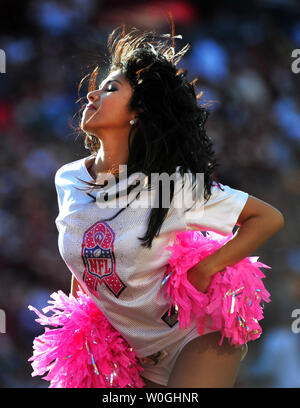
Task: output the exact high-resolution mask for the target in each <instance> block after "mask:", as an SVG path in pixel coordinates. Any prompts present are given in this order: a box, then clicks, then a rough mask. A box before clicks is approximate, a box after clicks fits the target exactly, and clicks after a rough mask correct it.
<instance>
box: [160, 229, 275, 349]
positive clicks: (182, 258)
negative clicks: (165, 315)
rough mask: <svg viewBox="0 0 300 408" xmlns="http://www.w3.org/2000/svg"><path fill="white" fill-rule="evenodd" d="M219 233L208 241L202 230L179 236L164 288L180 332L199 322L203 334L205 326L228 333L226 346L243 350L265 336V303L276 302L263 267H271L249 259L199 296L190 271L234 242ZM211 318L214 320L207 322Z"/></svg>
mask: <svg viewBox="0 0 300 408" xmlns="http://www.w3.org/2000/svg"><path fill="white" fill-rule="evenodd" d="M232 236H233V235H232V234H230V235H228V236H226V237H223V236H221V235H219V234H216V233H214V232H209V233H206V236H204V235H203V234H202V233H201V232H200V231H185V232H179V233H177V235H176V239H175V242H174V244H173V245H171V246H168V247H167V249H169V250H170V251H171V253H172V255H171V256H170V258H169V264H168V266H167V271H166V273H165V276H164V279H163V282H162V287H163V290H164V291H165V295H166V296H167V297H168V298H170V310H171V307H172V306H175V308H176V309H177V311H178V321H179V325H180V328H186V327H187V326H190V320H191V318H192V317H193V318H196V321H197V327H198V331H199V334H200V335H202V333H203V330H204V327H205V325H206V326H207V327H208V328H210V329H213V330H218V331H220V332H221V334H222V338H221V341H220V345H221V344H222V342H223V338H224V337H226V338H227V339H228V340H229V341H230V343H231V344H236V345H242V344H244V343H247V342H248V341H249V340H255V339H257V338H258V337H260V335H261V332H262V330H261V327H260V325H259V323H258V321H259V320H261V319H262V318H263V311H262V304H263V302H270V294H269V292H268V291H267V290H266V288H265V287H264V284H263V282H262V278H264V277H265V275H264V274H263V273H262V272H261V270H260V269H259V267H264V268H270V267H269V266H268V265H265V264H263V263H261V262H257V259H258V257H247V258H244V259H242V260H241V261H240V262H238V263H236V264H235V265H233V266H230V267H227V268H225V269H224V270H222V271H220V272H218V273H216V274H215V275H214V276H213V278H212V280H211V283H210V285H209V287H208V289H207V291H206V292H205V293H203V292H201V291H198V290H197V289H196V288H195V287H194V286H193V285H192V284H191V283H190V282H189V281H188V280H187V271H188V270H189V269H190V268H192V267H193V266H194V265H196V264H197V263H199V262H200V261H201V260H202V259H204V258H206V257H207V256H209V255H210V254H212V253H213V252H215V251H216V250H217V249H219V248H220V247H221V246H223V245H224V244H225V243H226V242H228V241H229V240H230V239H231V238H232ZM207 317H209V319H207Z"/></svg>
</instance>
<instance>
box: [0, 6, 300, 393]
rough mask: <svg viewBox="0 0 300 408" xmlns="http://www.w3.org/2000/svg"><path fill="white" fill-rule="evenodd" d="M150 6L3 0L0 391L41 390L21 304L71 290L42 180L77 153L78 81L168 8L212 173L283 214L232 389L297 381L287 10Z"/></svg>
mask: <svg viewBox="0 0 300 408" xmlns="http://www.w3.org/2000/svg"><path fill="white" fill-rule="evenodd" d="M10 3H11V4H10ZM142 3H143V2H142ZM162 3H164V7H162V4H160V3H158V2H153V3H150V2H145V3H144V8H143V6H142V4H141V3H134V2H130V1H128V2H126V1H125V2H121V1H110V2H107V1H98V0H68V1H59V2H58V1H55V0H41V1H27V2H26V1H24V2H22V3H21V4H20V5H18V7H15V6H14V3H13V2H9V1H6V0H5V1H2V4H1V20H3V21H1V28H0V30H1V31H0V48H1V49H3V50H4V51H5V53H6V73H5V74H0V129H1V149H0V163H1V167H0V200H1V201H0V202H1V205H0V240H1V241H0V242H1V245H0V265H1V284H0V309H2V310H4V311H5V314H6V333H5V334H0V387H46V386H47V383H46V382H45V381H43V380H41V379H40V378H32V377H31V366H30V364H29V363H28V362H27V359H28V358H29V357H30V356H31V353H32V340H33V338H34V337H35V336H37V335H38V334H40V333H41V332H42V329H41V327H40V326H39V324H37V323H36V322H35V321H34V319H35V317H36V316H35V314H34V313H33V312H30V311H29V310H28V309H27V306H28V305H29V304H31V305H33V306H35V307H37V308H39V309H41V308H42V307H44V306H46V303H47V300H48V298H49V295H50V294H51V293H52V292H53V291H56V290H59V289H61V290H63V291H65V292H67V293H68V292H69V290H70V281H71V274H70V272H69V270H68V269H67V267H66V265H65V264H64V263H63V261H62V259H61V257H60V255H59V252H58V247H57V231H56V227H55V224H54V220H55V217H56V216H57V211H58V210H57V198H56V191H55V186H54V175H55V172H56V170H57V169H58V168H59V167H60V166H61V165H63V164H65V163H68V162H71V161H73V160H77V159H79V158H81V157H84V156H88V155H89V152H88V151H87V150H85V149H84V146H83V138H82V136H78V133H77V132H76V130H74V127H76V125H77V123H76V120H77V111H78V110H79V109H80V103H79V102H78V99H79V96H78V93H77V88H78V84H79V82H80V80H81V78H82V77H84V75H86V74H87V73H88V72H90V71H91V69H93V68H94V67H95V65H96V64H98V63H100V64H101V62H102V60H104V59H105V46H106V41H107V36H108V34H109V33H110V32H111V30H112V29H113V28H114V27H116V26H118V25H120V24H121V23H128V24H129V25H137V26H139V27H141V28H143V27H144V28H146V29H147V28H153V27H154V28H156V29H157V30H158V31H163V32H169V26H168V24H167V22H166V14H167V11H168V10H169V9H171V10H172V12H173V17H174V19H175V24H176V32H177V34H182V35H183V40H177V41H178V42H177V47H180V48H181V47H182V46H183V45H184V44H185V43H186V42H189V43H190V44H191V46H192V47H191V50H190V51H189V53H188V54H187V55H186V56H185V57H184V59H183V60H182V61H181V62H180V65H181V66H184V67H185V68H187V69H188V75H189V77H190V79H191V80H192V79H193V78H194V77H197V78H198V79H199V80H198V82H197V87H198V90H199V92H200V91H203V96H202V98H201V99H200V100H199V103H210V107H209V109H210V111H211V114H210V116H209V119H208V121H207V126H206V129H207V132H208V134H209V135H210V137H211V138H212V139H213V141H214V143H215V152H216V155H217V158H218V160H219V163H220V165H219V168H218V170H217V172H216V176H217V178H218V179H219V181H221V182H222V183H223V184H228V185H230V186H231V187H233V188H237V189H240V190H243V191H247V192H248V193H249V194H251V195H253V196H255V197H257V198H260V199H261V200H263V201H266V202H267V203H269V204H271V205H273V206H274V207H276V208H278V209H279V210H280V211H281V212H282V213H283V215H284V216H285V228H284V229H283V230H281V232H280V233H279V234H278V235H276V236H275V237H273V238H272V239H271V240H270V241H268V242H267V243H266V244H265V245H264V246H263V247H261V248H260V249H259V251H257V253H256V254H255V255H257V256H259V257H260V260H261V261H262V262H264V263H266V264H268V265H270V266H271V267H272V269H271V270H264V272H265V274H266V276H267V277H266V279H265V285H266V288H267V289H268V290H269V292H270V293H271V298H272V301H271V303H268V304H266V305H265V309H264V315H265V318H264V320H263V321H262V323H261V324H262V327H263V331H264V334H263V335H262V337H261V338H260V339H259V340H257V341H256V342H253V343H251V344H249V352H248V356H247V357H246V358H245V360H244V361H243V362H242V365H241V369H240V374H239V378H238V381H237V384H236V386H237V387H300V333H299V334H297V333H294V332H293V331H292V330H291V324H292V321H293V318H292V311H293V310H295V309H300V235H299V228H298V226H299V225H300V206H299V198H300V97H299V95H300V92H299V91H300V73H298V74H296V73H294V72H293V71H292V69H291V65H292V62H293V58H292V57H291V54H292V51H293V50H294V49H297V48H300V8H299V6H297V5H296V2H293V1H285V2H283V1H275V0H274V1H271V0H268V1H257V2H253V3H252V5H251V2H247V8H246V10H244V9H242V8H241V7H240V6H236V7H235V6H234V5H235V3H237V4H240V3H242V2H238V1H237V2H234V1H230V2H228V3H227V2H226V3H227V6H226V7H225V6H224V4H223V6H222V5H220V6H218V7H213V6H209V5H206V6H201V5H200V4H201V2H192V1H189V2H188V1H184V0H182V1H177V2H169V1H166V2H162ZM198 3H199V4H198ZM217 3H218V2H217ZM223 3H224V2H223ZM299 67H300V63H299ZM80 97H85V94H84V87H83V91H82V93H81V95H80ZM211 101H212V102H211Z"/></svg>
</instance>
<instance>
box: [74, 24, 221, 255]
mask: <svg viewBox="0 0 300 408" xmlns="http://www.w3.org/2000/svg"><path fill="white" fill-rule="evenodd" d="M178 37H179V36H175V33H174V26H172V34H158V33H156V32H154V31H147V32H145V31H142V30H140V29H137V28H135V27H133V28H131V29H130V31H129V32H128V33H126V31H125V26H124V25H123V26H120V27H118V28H116V29H115V30H113V32H112V33H111V34H110V35H109V37H108V50H109V55H110V61H109V72H111V71H114V70H121V72H122V74H123V75H124V76H125V78H126V79H127V81H128V82H129V84H130V85H131V87H132V90H133V93H132V98H131V101H130V106H129V108H130V109H131V110H132V111H138V121H137V124H136V125H135V126H132V128H131V130H130V133H129V137H128V149H129V156H128V162H127V174H128V177H129V176H130V175H131V174H132V173H135V172H139V173H140V172H141V173H143V174H144V175H145V176H147V177H148V180H150V182H149V186H148V188H149V189H150V188H151V173H156V174H161V173H167V174H169V175H171V174H173V173H175V172H176V168H177V166H180V173H181V175H183V174H184V173H192V174H193V176H196V173H202V174H204V198H205V200H208V199H209V197H210V195H211V187H212V183H213V181H214V178H213V173H214V171H215V169H216V167H217V166H218V163H217V160H216V159H215V157H214V151H213V144H212V141H211V139H210V138H209V137H208V136H207V134H206V131H205V128H204V126H205V122H206V120H207V118H208V115H209V111H208V109H207V108H206V106H207V104H202V105H200V104H199V103H198V99H199V98H200V96H201V95H202V93H200V94H199V95H196V92H195V82H196V81H197V79H195V80H193V81H191V82H189V81H188V80H187V71H186V70H183V69H177V67H176V65H177V63H178V62H179V61H180V59H181V58H182V57H183V55H184V54H185V53H186V51H187V50H188V49H189V48H190V45H189V44H187V45H185V46H184V47H183V48H182V49H181V50H180V51H179V52H177V53H176V52H175V38H178ZM99 69H100V67H99V66H96V68H95V69H94V70H93V72H92V73H91V74H89V86H88V91H92V90H94V89H95V88H96V83H97V76H98V74H99ZM85 78H86V77H85ZM85 78H83V79H85ZM82 82H83V80H82V81H81V83H80V86H79V90H80V87H81V85H82ZM84 135H85V139H84V142H85V147H86V148H87V149H89V150H90V152H91V153H96V152H97V151H98V149H99V148H100V142H99V140H98V139H97V138H96V137H94V136H90V135H88V134H87V133H85V134H84ZM110 172H111V173H114V172H115V170H114V169H111V171H110ZM86 183H87V184H89V185H90V186H91V187H92V188H93V189H94V188H99V187H103V185H97V184H95V183H90V182H86ZM130 187H133V186H129V188H128V192H127V193H129V192H130V191H131V189H130ZM159 193H160V192H159ZM173 195H174V186H173V185H172V183H171V186H170V202H172V199H173ZM124 210H126V207H124V208H122V209H121V210H120V211H118V212H117V213H116V214H115V215H114V216H113V217H111V218H108V219H106V220H105V221H110V220H112V219H114V218H115V217H116V216H117V215H118V214H120V212H122V211H124ZM168 210H169V208H160V207H159V208H152V209H151V212H150V215H149V219H148V229H147V231H146V234H145V236H144V237H139V239H140V240H141V241H142V244H141V245H143V246H144V247H146V248H151V246H152V241H153V239H154V238H155V237H156V236H158V235H159V232H160V229H161V226H162V223H163V221H164V220H165V218H166V216H167V213H168Z"/></svg>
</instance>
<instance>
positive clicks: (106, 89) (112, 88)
mask: <svg viewBox="0 0 300 408" xmlns="http://www.w3.org/2000/svg"><path fill="white" fill-rule="evenodd" d="M117 90H118V89H117V88H116V87H114V86H113V85H108V86H107V87H104V88H99V91H102V92H114V91H117Z"/></svg>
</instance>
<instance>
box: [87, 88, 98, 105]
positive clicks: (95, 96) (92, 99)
mask: <svg viewBox="0 0 300 408" xmlns="http://www.w3.org/2000/svg"><path fill="white" fill-rule="evenodd" d="M87 99H88V101H89V102H95V101H98V100H99V99H100V90H99V89H95V90H94V91H90V92H88V94H87Z"/></svg>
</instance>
